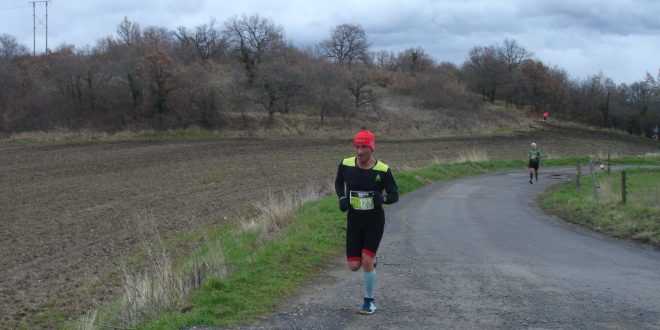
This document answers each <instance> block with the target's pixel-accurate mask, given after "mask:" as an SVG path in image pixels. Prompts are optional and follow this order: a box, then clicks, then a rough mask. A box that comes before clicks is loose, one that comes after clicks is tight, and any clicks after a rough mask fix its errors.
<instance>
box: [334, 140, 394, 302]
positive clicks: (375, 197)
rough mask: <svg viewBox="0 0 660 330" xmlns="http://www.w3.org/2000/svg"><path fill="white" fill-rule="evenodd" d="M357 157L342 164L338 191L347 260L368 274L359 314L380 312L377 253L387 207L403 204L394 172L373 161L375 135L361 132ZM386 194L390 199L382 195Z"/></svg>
mask: <svg viewBox="0 0 660 330" xmlns="http://www.w3.org/2000/svg"><path fill="white" fill-rule="evenodd" d="M353 145H354V146H355V155H356V156H355V157H350V158H346V159H344V160H343V161H342V162H341V163H340V164H339V169H338V170H337V178H336V179H335V191H336V192H337V196H338V197H339V209H340V210H341V211H342V212H348V213H347V215H346V218H347V226H346V258H347V261H348V268H350V269H351V270H352V271H358V270H360V268H362V269H363V270H364V273H363V276H364V304H363V305H362V308H361V309H360V311H359V313H360V314H364V315H368V314H373V313H374V312H375V311H376V305H375V304H374V287H375V285H376V261H375V260H376V251H378V246H379V245H380V240H381V238H382V237H383V231H384V230H385V212H384V211H383V204H392V203H396V202H397V201H398V200H399V193H398V188H397V186H396V182H395V181H394V176H393V175H392V171H391V170H390V169H389V167H388V166H387V165H385V163H383V162H381V161H379V160H376V159H374V158H373V152H374V149H376V139H375V137H374V134H373V133H371V131H368V130H360V131H359V132H358V133H357V134H356V135H355V138H354V139H353ZM383 190H385V191H386V193H387V194H386V195H382V193H383Z"/></svg>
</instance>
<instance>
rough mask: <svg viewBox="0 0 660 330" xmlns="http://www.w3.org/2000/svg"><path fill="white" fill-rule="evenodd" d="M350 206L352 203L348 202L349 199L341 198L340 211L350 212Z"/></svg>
mask: <svg viewBox="0 0 660 330" xmlns="http://www.w3.org/2000/svg"><path fill="white" fill-rule="evenodd" d="M349 206H350V203H349V202H348V198H346V197H340V198H339V209H340V210H341V211H342V212H346V211H348V207H349Z"/></svg>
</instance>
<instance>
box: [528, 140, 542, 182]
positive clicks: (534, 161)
mask: <svg viewBox="0 0 660 330" xmlns="http://www.w3.org/2000/svg"><path fill="white" fill-rule="evenodd" d="M531 147H532V149H531V150H530V151H529V163H528V164H527V167H529V183H530V184H531V183H533V182H532V178H536V181H539V165H541V158H543V157H541V149H538V148H537V146H536V143H532V146H531Z"/></svg>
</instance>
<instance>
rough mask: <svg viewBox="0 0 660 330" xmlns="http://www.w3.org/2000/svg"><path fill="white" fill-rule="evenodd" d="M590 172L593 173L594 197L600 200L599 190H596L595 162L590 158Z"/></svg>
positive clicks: (592, 186)
mask: <svg viewBox="0 0 660 330" xmlns="http://www.w3.org/2000/svg"><path fill="white" fill-rule="evenodd" d="M589 171H590V172H591V190H593V192H594V197H595V198H596V200H598V190H597V189H596V172H595V171H594V160H593V158H589Z"/></svg>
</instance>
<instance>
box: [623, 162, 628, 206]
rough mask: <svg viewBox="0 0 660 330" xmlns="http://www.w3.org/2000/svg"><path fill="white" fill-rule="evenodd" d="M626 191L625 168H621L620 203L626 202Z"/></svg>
mask: <svg viewBox="0 0 660 330" xmlns="http://www.w3.org/2000/svg"><path fill="white" fill-rule="evenodd" d="M627 194H628V192H627V191H626V170H625V169H623V170H621V203H623V204H625V203H626V195H627Z"/></svg>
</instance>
